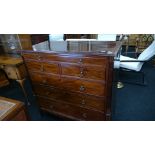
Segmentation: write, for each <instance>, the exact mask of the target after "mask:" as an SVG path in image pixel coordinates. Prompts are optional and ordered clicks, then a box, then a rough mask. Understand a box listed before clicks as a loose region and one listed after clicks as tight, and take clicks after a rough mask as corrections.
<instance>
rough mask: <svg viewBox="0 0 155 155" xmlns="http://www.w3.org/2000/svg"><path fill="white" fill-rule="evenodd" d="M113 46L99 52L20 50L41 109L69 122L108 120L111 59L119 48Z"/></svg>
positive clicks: (118, 45) (109, 115) (109, 113)
mask: <svg viewBox="0 0 155 155" xmlns="http://www.w3.org/2000/svg"><path fill="white" fill-rule="evenodd" d="M112 45H113V44H112ZM112 45H111V44H110V45H109V46H108V45H107V44H106V48H105V49H106V51H99V52H61V53H59V52H53V51H48V52H47V51H46V52H41V51H35V52H34V51H21V54H22V57H23V59H24V62H25V64H26V67H27V70H28V73H29V77H30V79H31V82H32V86H33V91H34V94H35V95H36V96H37V101H38V103H39V106H40V109H41V110H43V111H46V112H49V113H52V114H55V115H59V116H62V117H65V118H69V119H71V120H89V121H94V120H96V121H97V120H110V117H111V101H110V100H111V88H112V72H113V57H114V55H115V54H116V53H117V51H118V50H119V48H120V44H118V43H117V44H116V43H115V44H114V45H113V46H112ZM111 46H112V47H111ZM108 47H109V48H108ZM108 49H110V50H111V51H109V50H108Z"/></svg>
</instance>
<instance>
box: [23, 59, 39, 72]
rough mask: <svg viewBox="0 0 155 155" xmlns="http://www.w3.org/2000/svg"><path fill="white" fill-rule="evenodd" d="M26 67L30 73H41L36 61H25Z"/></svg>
mask: <svg viewBox="0 0 155 155" xmlns="http://www.w3.org/2000/svg"><path fill="white" fill-rule="evenodd" d="M25 63H26V66H27V68H28V70H32V71H42V64H41V62H38V61H26V62H25Z"/></svg>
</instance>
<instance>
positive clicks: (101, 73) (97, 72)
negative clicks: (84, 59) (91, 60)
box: [61, 63, 106, 80]
mask: <svg viewBox="0 0 155 155" xmlns="http://www.w3.org/2000/svg"><path fill="white" fill-rule="evenodd" d="M61 69H62V74H63V75H69V76H77V77H81V78H88V79H94V80H106V68H105V67H104V66H95V65H79V64H69V63H61Z"/></svg>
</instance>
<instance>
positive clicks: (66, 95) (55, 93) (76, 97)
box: [34, 85, 105, 111]
mask: <svg viewBox="0 0 155 155" xmlns="http://www.w3.org/2000/svg"><path fill="white" fill-rule="evenodd" d="M34 91H35V93H36V94H37V95H40V96H45V97H48V98H51V99H54V100H59V101H65V102H68V103H71V104H75V105H78V106H83V107H86V108H91V109H94V110H99V111H104V110H105V99H104V98H103V97H95V96H90V95H82V94H79V93H71V92H67V91H62V90H60V89H57V88H49V87H45V86H41V85H34Z"/></svg>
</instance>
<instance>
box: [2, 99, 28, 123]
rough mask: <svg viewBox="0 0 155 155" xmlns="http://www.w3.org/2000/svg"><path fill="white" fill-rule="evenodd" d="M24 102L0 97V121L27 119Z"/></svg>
mask: <svg viewBox="0 0 155 155" xmlns="http://www.w3.org/2000/svg"><path fill="white" fill-rule="evenodd" d="M27 120H28V117H27V114H26V109H25V107H24V104H23V103H22V102H20V101H17V100H13V99H8V98H5V97H0V121H27Z"/></svg>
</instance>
